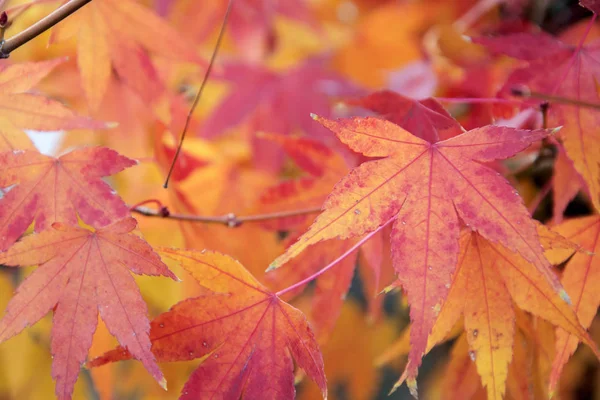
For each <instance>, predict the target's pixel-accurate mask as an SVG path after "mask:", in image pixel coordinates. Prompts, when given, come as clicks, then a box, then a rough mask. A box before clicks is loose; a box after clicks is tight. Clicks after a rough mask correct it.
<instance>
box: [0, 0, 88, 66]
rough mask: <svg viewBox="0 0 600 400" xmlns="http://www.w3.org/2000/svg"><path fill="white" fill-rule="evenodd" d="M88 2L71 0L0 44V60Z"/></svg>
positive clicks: (86, 0)
mask: <svg viewBox="0 0 600 400" xmlns="http://www.w3.org/2000/svg"><path fill="white" fill-rule="evenodd" d="M90 1H92V0H71V1H69V2H68V3H66V4H63V5H62V6H60V7H58V8H57V9H56V10H54V11H53V12H51V13H50V14H48V15H47V16H46V17H44V18H42V19H41V20H39V21H38V22H36V23H35V24H33V25H31V26H30V27H29V28H27V29H25V30H24V31H22V32H19V33H17V34H16V35H15V36H13V37H11V38H10V39H7V40H5V41H3V42H0V58H8V57H9V56H10V53H11V52H13V51H14V50H16V49H18V48H19V47H21V46H23V45H24V44H25V43H27V42H29V41H30V40H32V39H34V38H35V37H37V36H39V35H41V34H42V33H44V32H45V31H47V30H48V29H50V28H52V27H53V26H54V25H56V24H58V23H59V22H60V21H62V20H63V19H65V18H67V17H68V16H69V15H71V14H73V13H74V12H75V11H77V10H79V9H80V8H81V7H83V6H84V5H86V4H87V3H89V2H90Z"/></svg>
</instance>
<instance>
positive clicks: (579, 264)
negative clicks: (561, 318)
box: [548, 216, 600, 393]
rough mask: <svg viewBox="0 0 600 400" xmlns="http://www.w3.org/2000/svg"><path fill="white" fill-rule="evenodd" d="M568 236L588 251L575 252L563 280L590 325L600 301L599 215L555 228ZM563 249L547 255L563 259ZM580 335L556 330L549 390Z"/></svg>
mask: <svg viewBox="0 0 600 400" xmlns="http://www.w3.org/2000/svg"><path fill="white" fill-rule="evenodd" d="M553 229H554V230H556V232H558V233H560V234H562V235H564V236H565V237H566V238H567V239H569V240H571V241H573V242H574V243H576V244H578V245H580V246H581V247H582V248H583V249H585V250H587V251H588V252H589V253H588V252H577V253H575V254H574V255H573V256H572V257H571V259H570V260H569V262H568V263H567V266H566V267H565V269H564V271H563V274H562V279H561V282H562V284H563V286H564V288H565V290H566V291H567V293H569V295H570V296H571V298H572V299H573V308H574V310H575V312H576V313H577V317H578V318H579V321H580V322H581V324H582V325H583V326H584V327H586V328H588V327H589V326H590V325H591V324H592V321H593V320H594V317H595V316H596V312H597V310H598V306H599V305H600V295H599V292H598V287H599V286H600V262H599V261H600V260H599V259H598V255H597V254H598V252H600V240H599V239H600V217H598V216H591V217H585V218H577V219H572V220H569V221H566V222H564V223H562V224H560V225H558V226H556V227H554V228H553ZM569 255H570V254H564V251H553V252H550V253H549V254H548V259H549V260H550V261H551V262H553V263H559V262H563V261H564V260H565V256H567V257H568V256H569ZM579 341H580V338H578V337H577V336H575V335H573V334H572V333H570V332H567V331H565V330H564V329H558V330H557V332H556V357H555V359H554V361H553V363H552V373H551V375H550V392H551V393H552V392H554V391H555V389H556V385H557V383H558V380H559V378H560V375H561V373H562V370H563V367H564V365H565V364H566V363H567V361H568V360H569V358H570V357H571V356H572V355H573V353H574V352H575V349H577V346H578V344H579Z"/></svg>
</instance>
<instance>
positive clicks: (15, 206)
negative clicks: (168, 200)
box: [0, 147, 136, 249]
mask: <svg viewBox="0 0 600 400" xmlns="http://www.w3.org/2000/svg"><path fill="white" fill-rule="evenodd" d="M135 164H136V161H134V160H131V159H129V158H126V157H123V156H121V155H119V154H118V153H117V152H115V151H113V150H110V149H107V148H103V147H88V148H82V149H78V150H74V151H72V152H70V153H67V154H65V155H63V156H60V157H58V158H54V157H49V156H45V155H43V154H40V153H38V152H36V151H33V150H24V151H23V150H14V151H9V152H5V153H0V188H3V189H5V194H4V196H3V197H2V198H0V249H7V248H8V247H9V246H10V245H11V244H13V243H14V242H15V241H16V240H17V239H18V238H19V236H21V235H22V234H23V233H24V232H25V230H26V229H27V227H28V226H29V225H30V224H31V222H32V221H35V229H36V231H38V232H39V231H41V230H43V229H46V228H48V227H50V225H52V223H54V222H65V223H67V224H71V225H76V224H77V217H78V216H79V217H80V218H81V219H82V220H83V221H84V222H85V223H87V224H89V225H92V226H94V227H101V226H105V225H108V224H110V223H112V222H115V221H117V220H119V219H122V218H124V217H126V216H128V215H129V209H128V207H127V206H126V205H125V203H124V202H123V200H121V198H120V197H119V196H117V195H116V194H115V193H114V192H113V191H112V190H111V188H110V186H108V185H107V184H106V183H105V182H104V181H102V179H101V178H102V177H103V176H108V175H112V174H115V173H117V172H119V171H122V170H123V169H125V168H127V167H131V166H132V165H135Z"/></svg>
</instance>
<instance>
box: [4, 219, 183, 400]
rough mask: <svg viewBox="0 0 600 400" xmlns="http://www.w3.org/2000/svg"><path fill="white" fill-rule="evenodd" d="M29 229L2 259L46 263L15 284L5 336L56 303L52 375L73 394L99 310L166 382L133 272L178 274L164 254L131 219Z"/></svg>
mask: <svg viewBox="0 0 600 400" xmlns="http://www.w3.org/2000/svg"><path fill="white" fill-rule="evenodd" d="M53 227H54V229H51V230H46V231H44V232H41V233H38V234H35V235H31V236H27V237H25V238H24V239H23V240H21V241H20V242H18V243H16V244H15V245H14V246H12V247H11V248H10V249H9V250H8V251H6V252H4V253H0V264H5V265H12V266H27V265H40V267H39V268H38V269H37V270H36V271H35V272H34V273H33V274H32V275H30V276H29V277H28V278H27V279H26V280H25V281H24V282H23V283H22V284H21V286H19V288H18V289H17V293H16V294H15V296H14V297H13V298H12V299H11V301H10V302H9V304H8V306H7V308H6V313H5V315H4V317H3V318H2V320H1V321H0V341H5V340H7V339H9V338H11V337H12V336H14V335H16V334H18V333H19V332H21V331H22V330H23V329H24V328H25V327H27V326H28V325H31V324H34V323H35V322H37V321H38V320H39V319H40V318H42V317H43V316H44V315H45V314H46V313H47V312H48V311H50V310H51V309H54V325H53V327H52V336H51V338H52V340H51V351H52V354H53V356H54V360H53V363H52V376H53V377H54V379H56V394H57V396H58V398H59V399H68V398H70V397H71V393H72V391H73V385H74V384H75V381H76V380H77V376H78V375H79V369H80V367H81V365H82V364H83V362H84V361H85V358H86V356H87V352H88V350H89V348H90V346H91V344H92V335H93V333H94V331H95V330H96V324H97V322H98V313H100V316H101V317H102V319H103V320H104V322H105V323H106V325H107V327H108V329H109V330H110V331H111V333H112V334H113V335H114V336H116V338H117V339H118V340H119V343H121V344H123V345H124V346H127V348H128V349H129V351H130V352H131V354H133V356H134V357H135V358H137V359H139V360H141V361H142V363H143V364H144V366H145V367H146V369H147V370H148V371H149V372H150V373H151V374H152V376H153V377H154V378H155V379H156V380H157V381H159V382H161V384H162V385H163V386H165V385H166V383H165V381H164V378H163V376H162V373H161V372H160V369H159V368H158V366H157V365H156V361H155V359H154V356H153V355H152V353H151V351H150V346H151V344H150V339H149V336H148V331H149V322H148V319H147V317H146V312H147V310H146V304H145V303H144V301H143V299H142V297H141V295H140V293H139V290H138V288H137V285H136V283H135V281H134V279H133V277H132V276H131V274H130V273H129V271H131V272H134V273H136V274H146V275H162V276H168V277H170V278H173V279H177V278H176V277H175V275H173V274H172V273H171V272H170V271H169V270H168V268H167V267H166V265H164V264H163V263H162V261H161V260H160V257H158V255H157V254H156V253H154V252H153V251H152V248H151V247H150V245H148V244H147V243H146V242H145V241H144V240H142V239H141V238H139V237H137V236H135V235H133V234H132V233H131V231H132V230H133V229H134V228H135V227H136V221H135V219H133V218H126V219H124V220H121V221H118V222H116V223H114V224H112V225H109V226H107V227H105V228H102V229H99V230H97V231H95V232H92V231H89V230H87V229H83V228H79V227H73V226H69V225H65V224H62V223H55V224H53Z"/></svg>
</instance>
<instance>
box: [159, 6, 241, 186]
mask: <svg viewBox="0 0 600 400" xmlns="http://www.w3.org/2000/svg"><path fill="white" fill-rule="evenodd" d="M233 2H234V0H229V3H228V4H227V9H226V10H225V16H224V17H223V23H222V24H221V29H220V31H219V36H218V37H217V43H216V44H215V48H214V49H213V53H212V56H211V57H210V63H209V64H208V68H207V69H206V73H205V74H204V78H203V79H202V83H201V84H200V88H199V89H198V92H197V93H196V97H195V98H194V102H193V103H192V108H190V111H189V113H188V115H187V117H186V118H185V125H184V126H183V131H182V132H181V137H180V138H179V145H178V146H177V150H176V151H175V155H174V156H173V161H171V167H170V168H169V173H168V174H167V178H166V179H165V183H164V185H163V187H164V188H165V189H166V188H167V187H169V179H171V174H172V173H173V169H174V168H175V163H176V162H177V158H178V157H179V153H181V148H182V147H183V141H184V140H185V135H186V133H187V130H188V127H189V125H190V121H191V119H192V114H193V113H194V110H195V109H196V106H197V105H198V102H199V101H200V98H201V97H202V92H204V87H205V86H206V83H207V82H208V78H209V77H210V73H211V71H212V69H213V65H214V64H215V60H216V59H217V54H218V53H219V48H220V47H221V42H222V41H223V35H224V34H225V28H226V27H227V21H228V20H229V14H230V12H231V8H232V7H233Z"/></svg>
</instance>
